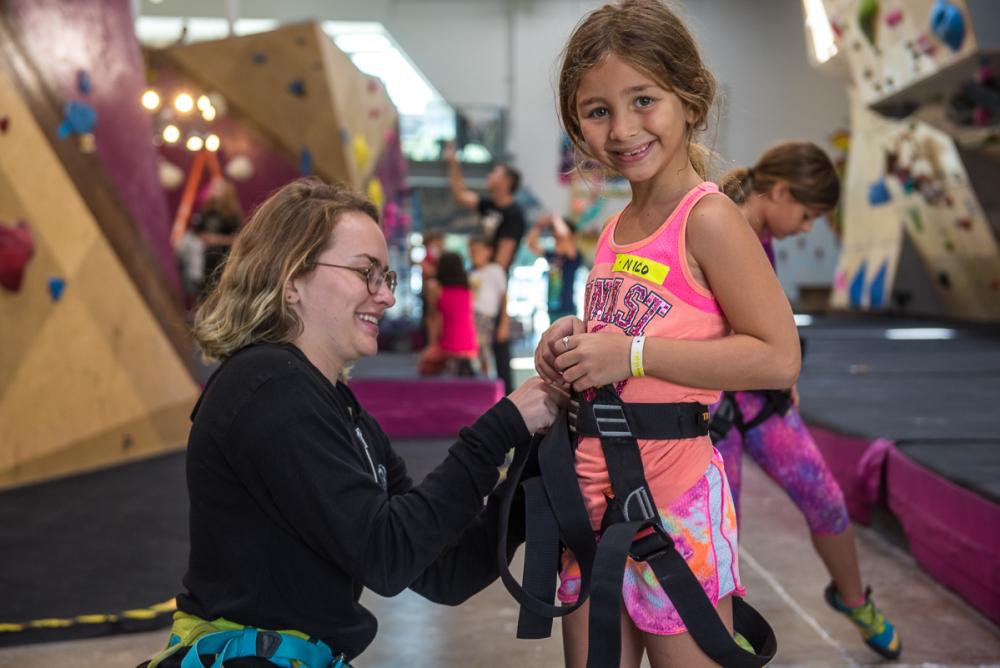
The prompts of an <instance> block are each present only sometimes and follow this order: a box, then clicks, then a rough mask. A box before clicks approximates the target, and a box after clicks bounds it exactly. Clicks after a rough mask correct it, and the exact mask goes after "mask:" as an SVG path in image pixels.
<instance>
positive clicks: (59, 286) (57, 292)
mask: <svg viewBox="0 0 1000 668" xmlns="http://www.w3.org/2000/svg"><path fill="white" fill-rule="evenodd" d="M65 289H66V279H63V278H59V277H58V276H52V277H50V278H49V295H51V297H52V301H54V302H57V301H59V300H60V299H61V298H62V294H63V290H65Z"/></svg>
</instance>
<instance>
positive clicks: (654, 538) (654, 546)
mask: <svg viewBox="0 0 1000 668" xmlns="http://www.w3.org/2000/svg"><path fill="white" fill-rule="evenodd" d="M650 528H651V529H653V533H650V534H647V535H645V536H643V537H642V538H639V539H637V540H635V541H633V543H632V546H631V547H630V548H629V549H628V555H629V556H630V557H632V559H633V561H649V560H650V559H655V558H656V557H659V556H660V555H662V554H665V553H667V552H668V551H670V550H672V549H674V539H673V538H671V537H670V534H668V533H667V532H666V530H665V529H664V528H663V527H662V526H660V525H659V524H654V525H652V527H650Z"/></svg>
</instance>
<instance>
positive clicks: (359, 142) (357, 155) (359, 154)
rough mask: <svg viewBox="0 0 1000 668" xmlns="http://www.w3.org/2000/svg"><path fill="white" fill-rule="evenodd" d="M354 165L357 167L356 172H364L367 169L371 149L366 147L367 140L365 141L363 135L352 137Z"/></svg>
mask: <svg viewBox="0 0 1000 668" xmlns="http://www.w3.org/2000/svg"><path fill="white" fill-rule="evenodd" d="M353 149H354V164H355V165H356V166H357V168H358V170H360V171H362V172H364V171H365V170H367V169H368V161H369V160H370V159H371V155H372V152H371V148H369V146H368V140H367V139H365V137H364V135H355V136H354V144H353Z"/></svg>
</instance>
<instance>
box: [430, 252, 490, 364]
mask: <svg viewBox="0 0 1000 668" xmlns="http://www.w3.org/2000/svg"><path fill="white" fill-rule="evenodd" d="M426 290H427V314H428V322H427V331H428V339H429V340H428V351H427V352H426V353H425V355H426V359H427V361H428V366H427V368H425V369H422V373H423V371H433V370H434V369H435V368H438V367H439V368H440V369H441V370H444V371H447V372H448V373H452V374H455V375H457V376H473V375H475V371H474V370H473V368H472V361H473V360H475V359H477V358H478V356H479V345H478V343H477V341H476V325H475V322H474V320H473V315H472V290H470V289H469V277H468V275H467V274H466V273H465V266H464V264H463V262H462V257H461V256H460V255H458V254H457V253H451V252H445V253H442V254H441V257H440V258H439V259H438V265H437V274H436V276H435V277H434V278H432V279H430V280H429V281H427V286H426ZM422 362H423V360H422ZM430 362H433V364H430Z"/></svg>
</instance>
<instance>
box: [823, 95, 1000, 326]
mask: <svg viewBox="0 0 1000 668" xmlns="http://www.w3.org/2000/svg"><path fill="white" fill-rule="evenodd" d="M851 126H852V133H853V136H852V142H851V153H850V157H849V160H848V168H847V177H846V179H845V193H846V194H845V204H844V206H845V210H844V249H843V253H842V255H841V257H840V261H839V264H838V268H837V272H836V274H835V279H834V281H835V284H834V294H833V305H834V306H837V307H842V308H875V309H877V308H884V307H887V306H889V305H890V300H891V294H892V287H893V281H894V277H895V273H896V265H897V262H898V259H899V251H900V246H901V244H902V234H903V233H904V232H905V233H906V234H908V235H909V236H910V238H911V239H912V241H913V245H914V247H915V248H916V250H917V253H918V254H919V256H920V259H921V262H922V263H923V265H924V267H925V269H926V270H927V272H928V275H929V276H930V278H931V280H932V283H933V285H934V289H935V291H936V296H937V298H938V300H939V301H940V302H941V303H942V304H943V305H944V307H945V309H946V311H947V312H948V314H949V315H951V316H954V317H960V318H969V319H975V320H987V321H989V320H998V319H1000V249H998V245H997V241H996V238H995V237H994V235H993V232H992V230H991V229H990V226H989V224H988V222H987V220H986V216H985V214H984V213H983V210H982V207H981V206H980V204H979V201H978V200H977V198H976V194H975V191H974V190H973V189H972V187H971V185H970V182H969V176H968V174H967V173H966V171H965V168H964V166H963V164H962V161H961V158H960V156H959V153H958V151H957V149H956V147H955V143H954V141H952V139H951V138H950V137H949V136H948V135H946V134H944V133H943V132H940V131H939V130H937V129H935V128H933V127H931V126H929V125H927V124H925V123H922V122H919V121H894V120H891V119H886V118H884V117H881V116H879V115H877V114H875V113H874V112H872V111H870V110H868V109H867V108H866V107H865V106H864V105H863V104H861V102H860V100H859V99H858V96H857V95H855V96H854V100H853V104H852V123H851Z"/></svg>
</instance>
